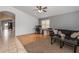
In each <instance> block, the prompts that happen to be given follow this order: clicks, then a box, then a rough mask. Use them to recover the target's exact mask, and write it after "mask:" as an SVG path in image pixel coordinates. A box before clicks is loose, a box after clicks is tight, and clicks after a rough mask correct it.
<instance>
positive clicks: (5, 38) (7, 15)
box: [0, 11, 15, 52]
mask: <svg viewBox="0 0 79 59" xmlns="http://www.w3.org/2000/svg"><path fill="white" fill-rule="evenodd" d="M14 38H15V14H14V13H12V12H9V11H1V12H0V47H1V48H2V50H3V51H5V50H6V49H7V50H8V49H9V47H10V45H11V44H10V42H11V41H14ZM1 52H2V51H1Z"/></svg>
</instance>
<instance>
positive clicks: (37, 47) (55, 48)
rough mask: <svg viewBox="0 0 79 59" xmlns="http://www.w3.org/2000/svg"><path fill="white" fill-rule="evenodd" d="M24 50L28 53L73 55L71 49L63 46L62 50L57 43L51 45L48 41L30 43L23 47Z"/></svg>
mask: <svg viewBox="0 0 79 59" xmlns="http://www.w3.org/2000/svg"><path fill="white" fill-rule="evenodd" d="M24 48H25V49H26V50H27V51H28V52H29V53H73V47H70V46H66V45H65V46H64V47H63V48H60V46H59V43H58V42H55V43H54V44H52V45H51V44H50V39H46V40H38V41H35V42H31V43H29V44H27V45H24ZM78 50H79V49H78ZM77 52H79V51H77Z"/></svg>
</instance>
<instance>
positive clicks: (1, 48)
mask: <svg viewBox="0 0 79 59" xmlns="http://www.w3.org/2000/svg"><path fill="white" fill-rule="evenodd" d="M22 52H26V51H25V49H24V47H23V46H22V44H21V43H20V41H19V40H18V39H17V38H16V37H15V32H14V31H11V30H3V31H2V32H0V53H22Z"/></svg>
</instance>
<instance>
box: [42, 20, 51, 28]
mask: <svg viewBox="0 0 79 59" xmlns="http://www.w3.org/2000/svg"><path fill="white" fill-rule="evenodd" d="M41 25H42V29H46V28H49V27H50V20H49V19H47V20H42V21H41Z"/></svg>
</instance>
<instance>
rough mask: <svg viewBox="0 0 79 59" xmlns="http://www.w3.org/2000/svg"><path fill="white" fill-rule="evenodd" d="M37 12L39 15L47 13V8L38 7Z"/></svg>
mask: <svg viewBox="0 0 79 59" xmlns="http://www.w3.org/2000/svg"><path fill="white" fill-rule="evenodd" d="M36 8H37V9H36V10H37V11H38V12H39V13H42V12H47V11H46V9H47V7H46V6H45V7H43V6H36Z"/></svg>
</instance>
